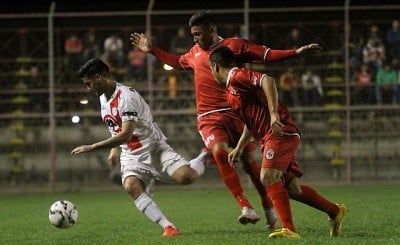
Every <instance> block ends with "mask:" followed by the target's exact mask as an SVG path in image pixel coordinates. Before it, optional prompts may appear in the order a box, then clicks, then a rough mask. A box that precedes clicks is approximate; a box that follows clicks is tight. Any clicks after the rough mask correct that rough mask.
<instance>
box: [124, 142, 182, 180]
mask: <svg viewBox="0 0 400 245" xmlns="http://www.w3.org/2000/svg"><path fill="white" fill-rule="evenodd" d="M120 160H121V178H122V184H123V183H124V182H125V179H126V178H127V177H128V176H136V177H137V178H139V179H140V180H142V181H143V183H144V184H145V186H147V185H148V184H149V183H150V181H151V179H156V180H159V181H163V182H174V181H173V179H172V178H171V176H172V174H173V173H174V172H175V171H176V170H177V169H178V168H180V167H181V166H185V165H189V162H188V161H186V159H184V158H183V157H182V156H181V155H180V154H178V153H177V152H175V151H174V149H172V147H171V146H169V145H168V144H167V143H166V142H165V141H164V140H161V141H158V142H155V143H153V144H152V145H150V146H148V147H146V148H145V149H143V151H141V153H135V154H126V153H122V154H121V159H120Z"/></svg>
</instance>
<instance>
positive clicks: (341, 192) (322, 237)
mask: <svg viewBox="0 0 400 245" xmlns="http://www.w3.org/2000/svg"><path fill="white" fill-rule="evenodd" d="M316 189H317V191H319V192H320V193H322V194H323V195H325V196H326V197H328V198H329V199H331V200H334V201H337V202H343V203H345V204H346V205H347V206H348V208H349V213H348V215H347V216H346V219H345V222H344V230H343V231H344V233H343V235H342V236H341V237H338V238H330V237H329V225H328V221H327V216H326V215H325V214H323V213H321V212H319V211H317V210H314V209H311V208H309V207H306V206H304V205H301V204H298V203H296V202H294V201H292V209H293V214H294V221H295V225H296V226H297V229H298V233H299V234H300V235H301V240H297V241H287V240H269V239H268V234H269V232H267V230H266V227H265V221H264V219H263V220H262V221H260V222H259V223H257V224H256V225H247V226H243V225H240V224H239V223H238V222H237V221H236V218H237V216H238V215H239V208H238V207H237V206H236V203H235V202H234V201H233V199H232V198H231V196H230V195H229V194H228V192H227V191H226V190H225V189H201V190H183V189H182V190H157V191H156V193H155V196H154V199H155V200H156V201H157V203H158V204H159V206H160V207H161V209H162V210H163V211H164V213H165V214H166V215H167V217H169V219H170V220H171V221H172V222H173V223H174V224H175V225H176V226H178V228H179V229H180V230H181V232H182V235H181V236H179V237H172V238H164V237H161V233H162V229H161V228H160V227H159V226H158V225H157V224H154V223H151V222H150V221H148V220H147V219H146V218H145V217H144V215H142V214H141V213H139V212H138V211H137V209H136V207H135V206H134V205H133V203H132V202H131V201H130V199H129V198H128V195H126V194H125V193H124V192H123V191H121V192H91V193H55V194H48V193H42V194H25V195H21V194H20V195H9V194H7V195H6V194H3V195H0V244H2V245H5V244H42V245H44V244H74V245H75V244H213V245H217V244H230V245H233V244H353V245H356V244H357V245H358V244H382V245H386V244H400V228H399V227H400V216H399V214H398V213H397V211H398V210H399V205H400V186H395V185H388V186H383V185H380V186H372V185H371V186H340V187H317V188H316ZM247 193H248V196H249V197H250V199H251V200H252V201H253V203H254V204H255V205H257V208H256V209H257V211H258V212H259V213H260V214H261V209H260V205H259V201H258V198H257V196H256V193H255V192H254V191H253V190H252V189H251V190H247ZM58 199H67V200H70V201H72V202H73V203H74V204H75V205H76V206H77V208H78V211H79V219H78V222H77V224H76V225H75V226H73V227H71V228H69V229H57V228H55V227H53V226H52V225H51V224H50V223H49V221H48V208H49V206H50V204H51V203H52V202H54V201H55V200H58Z"/></svg>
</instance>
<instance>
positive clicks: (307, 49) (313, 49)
mask: <svg viewBox="0 0 400 245" xmlns="http://www.w3.org/2000/svg"><path fill="white" fill-rule="evenodd" d="M320 52H322V47H321V46H320V45H319V44H318V43H311V44H308V45H304V46H302V47H300V48H298V49H296V54H297V55H306V54H315V53H320Z"/></svg>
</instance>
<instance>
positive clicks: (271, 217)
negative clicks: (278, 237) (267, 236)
mask: <svg viewBox="0 0 400 245" xmlns="http://www.w3.org/2000/svg"><path fill="white" fill-rule="evenodd" d="M264 214H265V219H266V222H267V227H268V229H269V230H275V229H276V226H277V224H278V218H277V216H276V212H275V209H274V208H269V209H267V210H266V209H264Z"/></svg>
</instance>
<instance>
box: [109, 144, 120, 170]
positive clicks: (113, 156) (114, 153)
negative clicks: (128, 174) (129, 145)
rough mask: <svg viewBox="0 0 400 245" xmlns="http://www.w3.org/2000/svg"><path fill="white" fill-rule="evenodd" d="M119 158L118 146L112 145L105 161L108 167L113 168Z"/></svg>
mask: <svg viewBox="0 0 400 245" xmlns="http://www.w3.org/2000/svg"><path fill="white" fill-rule="evenodd" d="M118 160H119V147H113V148H111V150H110V154H108V157H107V162H108V166H110V168H114V167H115V166H116V165H117V164H118Z"/></svg>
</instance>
